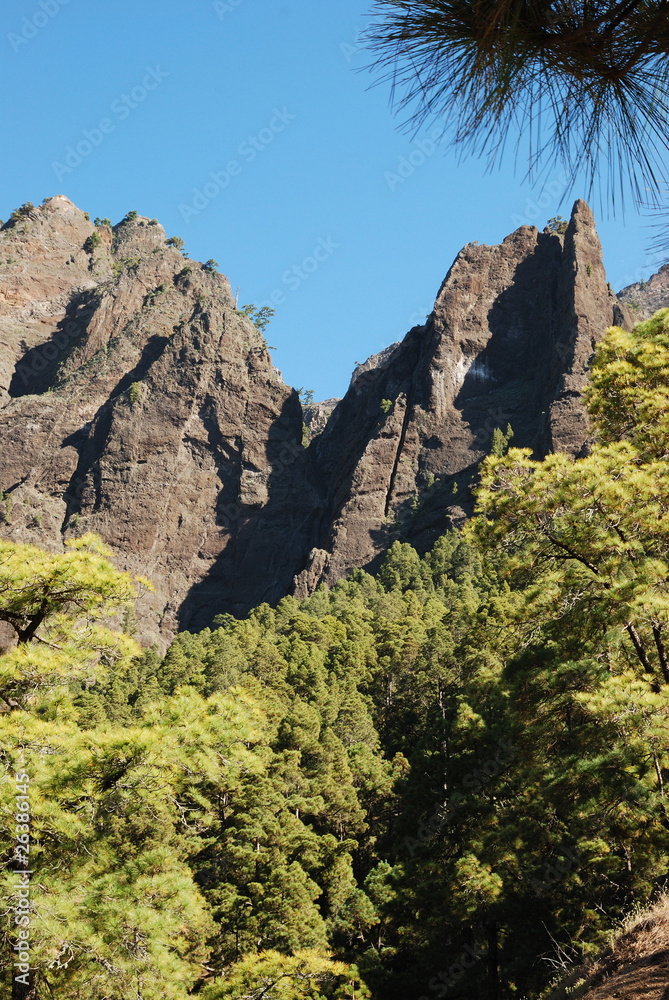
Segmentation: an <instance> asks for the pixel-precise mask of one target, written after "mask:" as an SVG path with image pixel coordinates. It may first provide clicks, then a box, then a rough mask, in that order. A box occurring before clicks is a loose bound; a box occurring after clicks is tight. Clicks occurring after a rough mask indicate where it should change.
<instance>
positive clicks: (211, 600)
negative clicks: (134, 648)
mask: <svg viewBox="0 0 669 1000" xmlns="http://www.w3.org/2000/svg"><path fill="white" fill-rule="evenodd" d="M96 232H97V233H98V237H99V240H98V238H97V237H96V236H94V235H93V234H94V233H96ZM91 237H92V239H91ZM87 241H88V242H87ZM84 244H86V246H87V248H88V252H87V250H86V249H84ZM2 256H4V257H5V258H11V259H12V261H13V263H12V264H11V265H6V266H5V268H4V269H3V271H2V272H1V273H0V289H1V292H0V295H1V296H2V299H1V301H2V307H3V314H2V328H1V329H2V333H1V334H0V335H1V336H2V338H3V347H2V350H3V359H4V360H5V365H4V368H3V380H2V383H0V389H1V390H2V391H3V397H2V408H1V409H0V435H1V440H2V448H1V454H0V489H2V490H3V491H4V493H5V494H6V499H5V500H4V501H3V503H2V505H0V512H1V513H2V518H3V520H4V522H5V523H4V524H3V526H2V529H3V533H4V534H5V535H10V536H11V537H12V538H15V539H18V540H25V541H34V542H38V543H39V544H42V545H47V546H50V547H54V548H58V547H60V546H61V545H62V544H63V542H64V541H65V540H66V539H67V538H68V537H70V536H71V535H72V534H81V533H82V532H83V531H86V530H94V531H97V532H99V533H100V534H101V535H102V536H103V537H104V539H105V541H106V542H107V543H108V544H109V545H110V546H111V547H112V549H113V550H114V551H115V553H117V555H118V560H117V561H118V562H119V563H120V565H122V566H123V567H125V568H127V569H129V570H131V571H133V572H136V573H141V574H143V575H146V576H148V577H149V578H150V579H151V580H152V581H153V582H154V584H155V585H156V588H157V589H156V592H155V593H154V594H150V595H147V596H146V597H145V598H144V599H143V601H142V602H141V604H140V615H141V621H140V623H139V628H140V632H141V634H142V636H143V637H144V638H145V639H147V640H148V639H156V638H157V637H158V635H159V633H161V634H162V637H163V639H164V640H169V638H170V637H171V635H172V634H174V632H175V631H176V630H177V629H178V628H191V629H194V628H201V627H203V626H204V625H206V624H207V623H208V622H210V621H211V618H212V617H213V615H215V614H216V613H217V612H219V611H222V610H230V611H233V612H235V611H236V612H239V613H241V612H243V611H245V610H247V609H248V608H249V607H251V606H253V605H255V604H257V603H259V602H261V601H263V600H269V601H275V600H277V599H279V598H280V597H281V596H283V594H285V593H286V591H287V590H288V588H289V586H290V583H291V580H292V578H293V576H294V574H295V572H296V571H297V570H298V569H299V567H300V562H301V561H303V559H304V555H305V551H306V546H307V544H308V535H309V521H310V516H311V514H312V512H313V511H314V510H315V508H316V507H317V505H318V497H317V494H316V493H315V491H314V489H313V487H312V486H311V484H310V481H309V474H308V470H307V463H306V456H305V452H304V449H303V448H302V445H301V436H302V413H301V406H300V403H299V399H298V397H297V394H296V393H295V392H294V390H292V389H289V388H288V387H287V386H285V385H284V384H283V382H282V381H281V379H280V377H279V375H278V373H277V372H276V370H275V369H274V368H273V366H272V362H271V359H270V357H269V354H268V352H267V349H266V346H265V343H264V339H263V337H262V336H261V334H260V333H259V332H258V330H257V329H256V328H255V326H254V325H253V324H252V323H251V322H250V320H249V319H248V318H246V317H244V316H242V315H240V314H239V313H238V312H237V311H236V309H235V301H234V298H233V296H232V294H231V291H230V287H229V284H228V281H227V279H225V278H224V277H222V276H221V275H219V274H217V273H215V272H214V271H211V270H209V269H208V268H206V267H203V266H202V265H200V264H196V263H193V262H189V261H187V260H185V259H184V257H183V256H182V255H181V253H179V251H178V250H177V249H175V248H174V247H173V246H169V245H168V244H167V241H166V239H165V233H164V231H163V229H162V228H161V227H160V226H159V225H156V224H151V223H150V222H149V220H147V219H142V218H140V217H138V218H136V219H131V220H128V221H126V222H124V223H122V224H121V225H119V226H118V227H115V229H114V231H113V232H112V231H111V230H110V229H109V228H107V227H102V228H100V229H99V230H95V228H94V227H93V225H92V224H91V223H90V222H88V221H87V220H86V218H85V217H84V215H83V213H82V212H80V211H79V210H78V209H77V208H75V206H74V205H72V203H71V202H69V201H68V200H67V199H65V198H54V199H51V200H50V201H47V202H46V203H45V205H43V206H42V207H41V208H39V209H36V210H34V211H33V212H31V213H30V214H29V215H28V216H27V217H26V218H24V219H22V220H21V221H20V222H18V223H17V224H16V225H14V226H12V227H9V228H5V229H4V230H3V231H2V237H1V242H0V257H2Z"/></svg>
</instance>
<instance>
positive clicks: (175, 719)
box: [0, 310, 669, 1000]
mask: <svg viewBox="0 0 669 1000" xmlns="http://www.w3.org/2000/svg"><path fill="white" fill-rule="evenodd" d="M587 403H588V408H589V412H590V416H591V423H592V427H593V434H594V439H593V444H592V446H591V447H590V448H589V450H588V453H587V454H586V455H584V457H582V458H579V459H577V460H573V459H571V458H569V457H567V456H565V455H561V454H554V455H550V456H549V457H548V458H547V459H546V460H545V461H542V462H538V461H535V460H533V458H532V456H531V454H530V453H529V452H528V451H527V450H520V449H513V448H509V444H510V441H511V440H512V439H511V438H510V435H509V434H508V433H506V432H505V429H503V428H500V429H499V430H498V431H497V432H496V433H495V435H494V437H493V442H492V449H491V454H490V456H489V457H488V459H487V460H486V462H485V463H484V465H483V468H482V471H481V482H480V486H479V489H478V506H477V515H476V517H474V518H473V519H472V520H471V521H470V522H469V523H468V524H467V525H466V527H465V528H463V529H462V530H455V529H453V530H452V531H451V532H449V533H447V534H446V535H444V536H443V537H442V538H440V539H439V541H438V542H437V543H436V545H435V546H434V547H433V549H432V550H431V551H429V552H428V553H427V554H425V555H424V556H422V557H420V556H419V555H418V554H417V553H416V551H414V549H412V548H411V547H410V546H409V545H406V544H401V543H399V542H397V543H395V544H394V545H393V546H392V548H391V549H390V550H389V552H388V553H387V556H386V558H385V560H384V562H383V565H382V567H381V569H380V571H379V573H378V575H377V576H376V577H373V576H370V575H368V574H366V573H364V572H362V571H357V572H355V573H354V574H353V575H352V577H351V578H350V579H349V580H346V581H342V582H340V583H338V584H337V585H336V586H334V587H333V588H332V589H330V590H328V589H326V588H325V587H324V586H321V587H320V588H319V589H318V590H317V591H316V592H315V593H314V594H313V596H311V597H310V598H308V599H307V600H305V601H302V602H298V601H297V600H296V599H294V598H292V597H286V598H284V599H283V600H282V601H281V602H280V603H279V604H278V605H277V606H276V607H270V606H268V605H262V606H260V607H258V608H256V609H255V610H254V611H253V612H252V613H251V614H250V615H249V616H248V618H246V619H245V620H237V619H235V618H233V617H232V616H228V615H225V616H219V617H218V618H216V619H215V620H214V621H213V623H212V625H211V627H210V628H208V629H205V630H204V631H203V632H201V633H199V634H190V633H185V632H184V633H182V634H180V635H179V636H178V637H177V639H176V640H175V642H174V643H173V644H172V646H171V647H170V648H169V649H168V651H167V653H166V655H165V656H164V657H162V656H160V655H159V653H158V651H157V650H156V649H144V650H142V649H140V647H139V646H138V644H137V642H136V640H135V638H134V637H133V636H134V634H135V633H136V630H137V623H136V621H135V619H134V612H133V598H134V596H136V594H137V593H138V591H139V590H140V589H141V588H143V587H150V586H151V584H150V581H148V580H133V579H131V578H130V577H129V576H127V575H126V574H123V573H121V572H119V571H117V570H116V569H115V568H114V567H113V566H112V564H111V562H110V561H109V552H108V550H106V549H105V547H104V545H103V544H102V542H101V541H100V540H99V539H97V538H96V537H94V536H91V535H84V536H83V537H81V538H79V539H77V540H76V541H75V542H71V543H69V548H68V550H67V553H66V554H65V555H58V554H50V553H46V552H43V551H41V550H39V549H36V548H31V547H29V546H25V545H20V544H16V543H11V542H6V541H2V542H0V620H1V621H2V622H3V623H4V626H5V627H6V629H7V633H6V635H7V640H6V643H5V648H4V652H3V654H2V655H1V656H0V668H1V680H0V697H1V698H2V709H3V711H2V714H1V715H0V754H1V755H2V766H3V769H4V774H5V776H6V778H7V779H8V780H6V781H4V782H3V784H2V795H3V812H2V816H3V842H4V848H3V892H2V896H3V910H4V914H5V919H4V927H3V943H2V956H3V965H4V972H3V976H4V983H5V985H4V989H3V995H7V996H9V995H10V985H9V984H10V980H11V979H12V977H13V975H14V963H15V962H17V961H18V960H17V955H20V954H21V950H22V949H23V951H24V953H25V950H26V949H29V951H30V964H31V968H32V970H34V971H32V972H31V973H30V975H29V976H28V977H27V979H26V982H25V987H24V992H23V993H19V994H17V992H16V990H17V987H16V986H15V987H14V996H17V995H21V996H22V997H26V998H29V1000H34V998H39V1000H46V998H53V1000H84V998H86V1000H112V998H113V1000H121V998H123V1000H126V998H131V997H132V998H142V1000H153V998H156V1000H157V998H171V1000H184V998H186V997H188V996H190V995H197V996H201V997H202V998H203V1000H223V998H226V997H230V998H233V997H235V998H241V997H244V998H249V1000H261V998H266V1000H271V998H282V1000H289V998H293V997H318V996H323V997H328V998H330V1000H335V998H336V1000H344V998H350V1000H362V998H365V997H371V998H379V1000H381V998H382V1000H400V998H401V1000H405V998H412V997H415V998H416V1000H425V998H432V997H449V998H453V1000H456V998H467V1000H469V998H478V1000H498V998H499V1000H507V998H512V997H518V998H527V1000H531V998H538V997H540V996H542V995H545V994H546V991H547V990H549V989H550V986H551V984H552V983H553V982H554V981H555V980H556V978H559V976H560V975H561V974H562V973H563V971H564V970H565V969H567V968H568V967H569V966H570V965H571V964H572V963H578V962H579V961H580V960H582V959H583V958H584V957H587V956H588V955H591V954H593V953H594V952H596V951H597V950H598V949H600V948H601V946H602V945H603V944H604V943H605V942H606V939H607V935H608V934H609V932H610V931H611V929H612V928H613V927H614V926H615V925H616V922H617V921H618V920H619V919H620V918H621V917H622V916H623V915H624V914H625V913H627V912H629V911H630V910H631V909H633V908H634V907H635V906H636V905H646V904H647V903H648V902H649V901H652V899H653V898H654V897H655V896H656V895H657V894H658V893H660V892H661V891H662V890H663V888H664V887H665V884H666V873H667V864H668V860H669V813H668V811H667V805H666V798H665V790H664V784H665V781H668V780H669V719H668V714H669V701H668V700H667V691H668V690H669V647H668V645H667V623H668V621H669V599H668V597H667V574H668V572H669V551H668V546H669V509H668V504H669V453H668V449H667V442H668V441H669V310H663V311H661V312H660V313H658V314H657V315H656V316H655V317H654V318H653V319H652V320H650V321H648V322H646V323H642V324H639V325H638V326H637V327H636V328H635V329H634V331H632V332H631V333H627V332H625V331H623V330H622V329H620V328H613V329H612V330H610V331H609V333H608V334H607V336H606V338H605V340H604V341H603V342H602V343H601V344H600V345H599V347H598V348H597V351H596V355H595V357H594V360H593V367H592V377H591V381H590V388H589V390H588V394H587ZM17 789H18V791H17ZM15 845H16V846H15ZM28 865H29V868H28V867H27V866H28ZM17 870H18V871H23V870H26V871H28V872H29V874H30V899H31V905H32V907H33V917H32V919H31V920H30V921H29V923H28V924H27V925H22V924H21V923H20V922H18V921H17V919H16V918H15V914H16V912H17V900H18V899H19V890H18V889H17V881H16V880H17V876H16V874H15V872H16V871H17ZM24 926H26V927H28V930H29V933H25V934H23V933H21V932H22V930H23V929H24Z"/></svg>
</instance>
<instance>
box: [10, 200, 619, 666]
mask: <svg viewBox="0 0 669 1000" xmlns="http://www.w3.org/2000/svg"><path fill="white" fill-rule="evenodd" d="M175 244H176V245H175ZM3 257H4V259H5V261H6V263H5V265H4V267H2V266H0V359H1V360H0V435H1V439H2V449H1V450H0V490H1V491H2V492H3V494H4V498H3V501H2V503H0V520H1V521H2V524H0V532H1V534H2V535H3V536H5V537H10V538H12V539H14V540H17V541H31V542H35V543H37V544H40V545H43V546H45V547H47V548H52V549H59V548H60V547H62V545H63V544H64V542H65V541H66V540H67V539H68V538H70V537H72V536H73V535H77V534H81V533H82V532H83V531H85V530H94V531H96V532H98V533H99V534H101V535H102V537H103V538H104V540H105V541H106V542H107V544H109V545H110V547H111V548H112V550H113V552H114V553H115V556H116V558H117V561H118V562H119V563H120V564H121V565H122V567H123V568H125V569H128V570H130V571H131V572H134V573H138V574H141V575H143V576H148V577H149V578H151V579H152V580H153V581H154V583H155V585H156V592H155V593H154V594H152V595H145V596H144V597H143V598H142V600H141V601H140V604H139V607H138V616H139V620H138V630H139V634H140V635H141V637H142V639H143V641H145V642H147V643H150V642H157V643H158V644H159V646H161V647H163V648H164V646H165V645H166V644H168V643H169V642H170V641H171V639H172V637H173V636H174V634H175V633H176V632H177V631H179V630H183V629H188V630H191V631H195V630H198V629H200V628H202V627H204V626H205V625H207V624H209V623H210V622H211V621H212V619H213V618H214V617H215V616H216V615H217V614H221V613H224V612H230V613H232V614H235V615H238V616H239V615H244V614H245V613H246V612H247V611H248V610H249V609H250V608H251V607H253V606H256V605H258V604H260V603H262V602H264V601H267V602H268V603H270V604H271V603H276V601H278V600H279V599H280V598H281V597H283V596H284V595H285V594H288V593H291V592H292V593H294V594H296V596H298V597H299V596H305V595H307V594H309V593H311V592H313V590H314V589H315V588H316V587H317V586H318V585H319V584H320V583H326V584H327V585H331V584H332V583H334V582H335V581H336V580H337V579H340V578H341V577H345V576H347V575H348V574H349V573H350V572H351V571H352V570H353V569H354V568H356V567H358V566H361V567H365V568H368V569H373V568H374V567H375V566H377V565H378V562H379V560H380V558H381V557H382V554H383V552H384V551H385V550H386V549H387V548H388V546H389V545H390V544H392V542H393V541H395V540H396V539H399V540H402V541H407V540H408V541H411V542H412V544H414V545H415V546H416V547H417V548H418V549H419V550H423V551H424V550H426V549H427V548H428V547H430V545H431V544H432V543H433V542H434V540H436V538H437V537H438V536H439V534H441V533H443V531H444V530H446V528H447V527H448V526H449V525H450V524H453V523H458V522H459V521H460V520H462V518H464V517H466V516H467V515H468V514H469V513H470V512H471V492H470V491H471V486H472V484H473V482H474V481H475V478H476V470H477V467H478V463H479V462H480V460H481V458H482V457H483V456H484V455H485V454H486V453H487V451H488V450H489V448H490V442H491V439H492V435H493V432H494V430H495V428H496V427H501V428H502V429H504V427H505V426H506V424H507V423H510V424H511V426H512V428H513V431H514V435H515V436H514V439H513V443H514V444H518V445H520V446H526V447H531V448H533V450H534V451H535V452H536V453H537V454H539V455H542V454H546V453H547V452H548V451H550V450H552V449H560V450H566V451H568V452H570V453H571V454H574V455H577V454H579V453H581V452H582V451H583V449H584V448H587V442H588V438H589V429H588V424H587V417H586V413H585V410H584V408H583V406H582V403H581V395H580V394H581V391H582V389H583V387H584V385H585V381H586V378H587V367H588V359H589V357H590V356H591V354H592V351H593V349H594V345H595V344H596V342H597V341H598V339H600V338H601V337H602V336H603V334H604V332H605V330H606V328H607V327H608V326H610V325H612V324H613V323H620V324H622V325H625V326H630V325H631V324H632V323H633V321H634V315H633V311H630V310H629V309H628V308H627V307H626V306H625V304H624V303H621V302H619V301H618V299H617V298H616V296H615V295H614V294H613V292H612V291H611V289H610V287H609V286H608V285H607V282H606V275H605V272H604V266H603V262H602V252H601V246H600V243H599V239H598V236H597V232H596V227H595V222H594V218H593V216H592V213H591V212H590V209H589V208H588V206H587V205H586V204H585V202H580V201H579V202H576V204H575V206H574V210H573V212H572V215H571V220H570V223H569V228H568V230H567V233H566V234H565V235H564V236H561V235H558V234H556V233H552V232H550V231H549V230H544V232H539V230H538V229H536V227H533V226H532V227H531V226H523V227H521V228H520V229H518V230H516V232H515V233H512V234H511V235H509V236H508V237H507V238H506V239H505V240H504V241H503V242H502V243H501V244H500V245H498V246H494V247H488V246H479V245H478V244H468V245H467V246H466V247H465V248H464V249H463V250H462V251H461V252H460V254H458V256H457V257H456V260H455V261H454V263H453V265H452V266H451V268H450V269H449V271H448V274H447V276H446V278H445V279H444V282H443V283H442V286H441V288H440V290H439V293H438V295H437V298H436V301H435V306H434V309H433V311H432V313H431V315H430V316H429V317H428V319H427V321H426V323H425V324H423V325H421V326H417V327H414V328H413V329H412V330H410V331H409V332H408V333H407V335H406V337H405V338H404V339H403V340H402V341H401V342H398V343H396V344H393V345H391V346H390V347H389V348H387V349H385V350H384V351H382V352H380V353H379V354H378V355H374V356H372V357H371V358H370V359H368V360H367V362H365V363H364V364H362V365H357V366H356V369H355V371H354V373H353V377H352V379H351V385H350V387H349V389H348V391H347V393H346V394H345V396H344V398H343V400H341V401H338V402H337V401H334V400H328V401H326V403H327V405H326V404H313V403H312V404H309V405H310V406H311V408H312V410H313V412H312V413H311V414H310V411H309V405H308V406H305V407H304V408H303V407H302V406H301V404H300V400H299V398H298V394H297V392H296V391H295V390H294V389H292V388H290V387H289V386H287V385H285V384H284V382H283V380H282V378H281V375H280V373H279V372H278V371H277V370H276V369H275V368H274V366H273V364H272V360H271V357H270V355H269V352H268V349H267V344H266V342H265V339H264V337H263V335H262V331H261V330H259V329H258V328H257V327H256V326H255V325H254V324H253V322H252V320H251V318H250V317H249V316H246V315H244V314H243V313H242V312H240V311H239V310H238V309H237V308H236V303H235V299H234V296H233V295H232V291H231V289H230V284H229V282H228V280H227V278H225V277H224V276H223V275H220V274H218V273H217V272H216V271H215V270H214V269H213V266H212V265H211V264H209V263H208V264H205V265H202V264H199V263H197V262H194V261H190V260H188V259H187V258H186V257H185V256H184V255H183V254H182V253H180V249H179V241H175V240H167V239H166V235H165V232H164V230H163V229H162V227H161V226H160V225H159V224H158V223H157V222H156V220H149V219H148V218H144V217H142V216H139V215H136V213H130V214H129V216H128V217H126V219H124V220H123V221H122V222H121V223H119V224H118V225H117V226H114V227H111V226H108V225H106V224H99V225H97V226H96V225H94V224H93V223H91V222H90V220H89V219H88V217H87V215H86V213H84V212H81V211H80V210H79V209H78V208H77V207H76V206H75V205H74V204H73V203H72V202H71V201H69V199H67V198H65V197H64V196H57V197H55V198H52V199H48V200H46V201H45V202H44V203H43V205H42V206H40V207H39V208H33V207H32V206H30V207H26V208H25V210H24V209H21V210H19V212H18V213H15V214H14V216H13V218H12V220H10V222H9V223H7V224H6V225H5V226H4V227H3V228H2V230H1V231H0V259H2V258H3ZM332 404H334V406H333V408H331V406H332ZM305 423H306V429H307V435H308V436H310V437H311V441H310V442H309V441H308V439H307V438H304V434H305ZM303 442H304V443H303ZM304 444H309V446H308V447H304Z"/></svg>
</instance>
